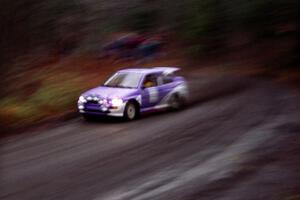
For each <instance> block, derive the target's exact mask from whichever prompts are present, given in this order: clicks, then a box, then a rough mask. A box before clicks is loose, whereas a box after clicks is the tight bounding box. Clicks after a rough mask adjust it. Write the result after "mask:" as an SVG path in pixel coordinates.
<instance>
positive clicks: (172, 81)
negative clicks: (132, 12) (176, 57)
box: [78, 67, 188, 117]
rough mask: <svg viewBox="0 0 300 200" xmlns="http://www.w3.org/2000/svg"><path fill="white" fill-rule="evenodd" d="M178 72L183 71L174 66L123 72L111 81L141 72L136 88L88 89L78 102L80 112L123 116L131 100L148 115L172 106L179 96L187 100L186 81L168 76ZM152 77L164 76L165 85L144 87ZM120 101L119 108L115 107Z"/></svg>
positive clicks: (117, 73) (104, 87)
mask: <svg viewBox="0 0 300 200" xmlns="http://www.w3.org/2000/svg"><path fill="white" fill-rule="evenodd" d="M177 70H179V68H174V67H156V68H148V69H123V70H120V71H118V72H116V74H115V75H113V76H112V77H111V78H110V79H112V78H113V77H114V76H117V75H119V74H124V73H125V74H126V73H129V74H130V73H138V74H139V76H140V80H138V82H137V85H136V87H135V88H124V87H108V86H99V87H96V88H93V89H91V90H88V91H86V92H84V93H83V94H82V95H81V96H80V98H79V100H78V109H79V112H80V113H82V114H88V115H110V116H119V117H122V116H123V114H124V109H125V106H126V103H127V102H128V101H135V102H136V103H138V105H139V108H140V110H139V111H140V112H147V111H152V110H157V109H161V108H165V107H168V106H169V104H168V100H169V98H170V97H171V96H172V95H173V94H175V93H176V94H178V95H180V96H182V98H185V99H187V98H188V91H187V84H186V81H185V79H184V78H183V77H180V76H174V75H172V76H168V75H170V74H172V73H174V72H175V71H177ZM148 75H152V76H154V77H160V78H161V83H158V81H157V85H156V86H153V87H148V88H144V87H143V83H144V81H145V79H146V77H147V76H148ZM166 77H167V78H168V79H167V80H168V82H163V81H165V80H164V79H166ZM110 79H109V80H110ZM158 79H159V78H157V80H158ZM109 80H108V81H109ZM116 102H117V103H118V106H114V103H116ZM121 102H122V103H121ZM116 107H117V108H116Z"/></svg>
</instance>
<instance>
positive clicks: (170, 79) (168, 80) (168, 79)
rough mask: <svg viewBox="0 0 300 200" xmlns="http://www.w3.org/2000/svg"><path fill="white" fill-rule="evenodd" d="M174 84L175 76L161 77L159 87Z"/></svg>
mask: <svg viewBox="0 0 300 200" xmlns="http://www.w3.org/2000/svg"><path fill="white" fill-rule="evenodd" d="M172 82H173V76H172V75H161V76H159V77H158V83H159V85H163V84H168V83H172Z"/></svg>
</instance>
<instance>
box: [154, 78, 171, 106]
mask: <svg viewBox="0 0 300 200" xmlns="http://www.w3.org/2000/svg"><path fill="white" fill-rule="evenodd" d="M157 80H158V86H157V89H158V93H159V102H160V104H164V103H165V102H166V101H167V97H168V95H169V94H170V92H171V91H172V90H173V89H174V86H175V85H174V81H173V77H172V76H167V75H163V74H161V75H160V76H159V77H158V79H157Z"/></svg>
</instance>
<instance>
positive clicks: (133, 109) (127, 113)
mask: <svg viewBox="0 0 300 200" xmlns="http://www.w3.org/2000/svg"><path fill="white" fill-rule="evenodd" d="M138 116H139V109H138V106H137V105H136V104H135V103H134V102H128V103H127V104H126V106H125V109H124V118H125V119H126V120H128V121H131V120H134V119H136V118H137V117H138Z"/></svg>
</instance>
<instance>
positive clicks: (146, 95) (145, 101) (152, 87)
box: [141, 74, 160, 108]
mask: <svg viewBox="0 0 300 200" xmlns="http://www.w3.org/2000/svg"><path fill="white" fill-rule="evenodd" d="M157 77H158V74H148V75H146V76H145V78H144V80H143V83H142V91H141V95H142V108H149V107H153V106H155V105H156V104H157V103H158V102H159V99H160V98H159V90H158V88H157V86H158V83H157Z"/></svg>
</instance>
